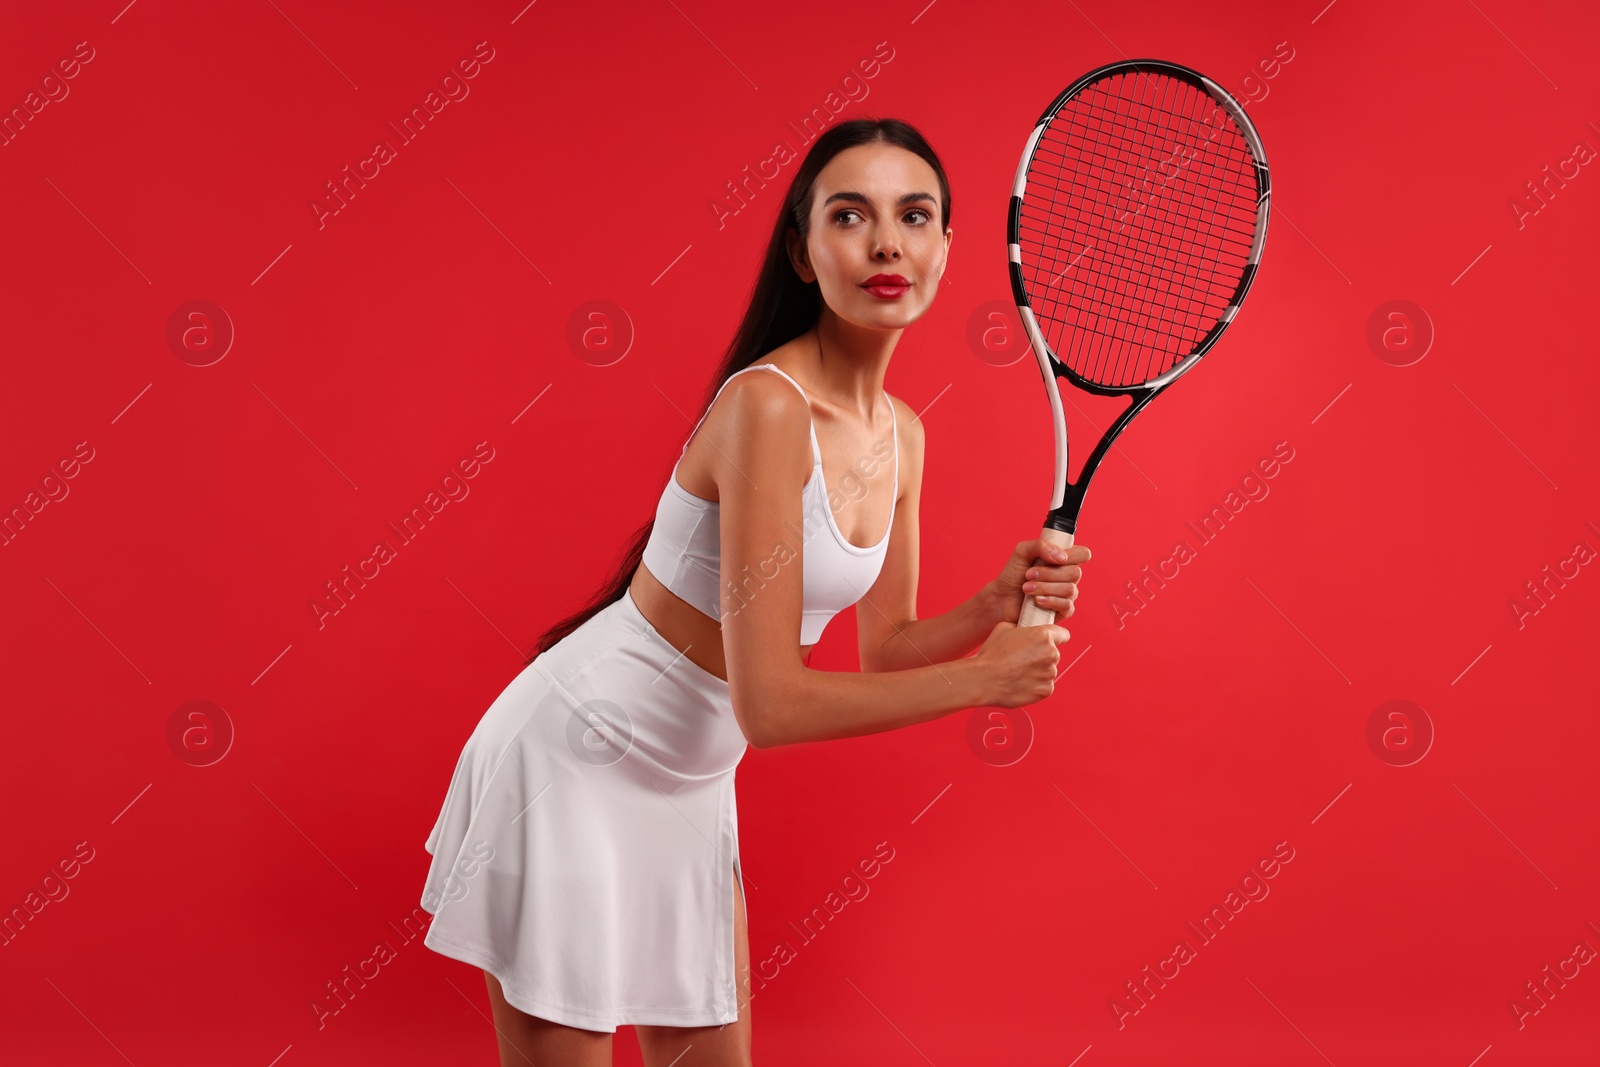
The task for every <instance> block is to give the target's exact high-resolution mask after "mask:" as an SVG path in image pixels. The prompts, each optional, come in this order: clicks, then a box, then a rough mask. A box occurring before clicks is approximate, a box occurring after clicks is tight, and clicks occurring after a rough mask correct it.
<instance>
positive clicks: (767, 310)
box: [526, 118, 950, 663]
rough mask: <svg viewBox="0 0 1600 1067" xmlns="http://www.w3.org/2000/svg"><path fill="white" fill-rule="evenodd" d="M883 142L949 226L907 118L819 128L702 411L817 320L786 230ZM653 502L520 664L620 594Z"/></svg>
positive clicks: (640, 553)
mask: <svg viewBox="0 0 1600 1067" xmlns="http://www.w3.org/2000/svg"><path fill="white" fill-rule="evenodd" d="M875 142H882V143H885V144H890V145H894V146H896V147H898V148H904V149H906V150H907V151H910V152H915V153H916V154H917V155H918V156H921V157H922V159H923V160H925V161H926V162H927V164H928V166H930V167H932V168H933V173H934V174H935V175H937V176H938V178H939V201H940V203H939V207H940V214H941V216H942V226H943V228H944V229H949V227H950V182H949V180H948V179H947V178H946V177H945V173H944V166H943V164H941V163H940V162H939V157H938V155H936V154H935V153H934V151H933V149H932V147H930V146H929V144H928V142H927V140H926V139H924V138H923V136H922V134H920V133H918V132H917V130H916V128H915V127H914V126H912V125H911V124H910V123H908V122H902V121H901V120H900V119H871V118H856V119H848V120H846V121H844V122H841V123H839V124H838V125H837V126H834V127H833V128H832V129H829V130H827V131H826V132H824V133H823V134H822V135H821V136H820V137H818V138H817V139H816V141H814V142H813V143H812V145H811V149H810V151H808V152H807V153H806V157H805V159H804V160H802V161H801V163H800V169H799V170H797V171H795V174H794V178H793V180H792V181H790V183H789V191H788V192H787V193H786V194H784V198H783V206H782V207H781V208H780V209H779V211H778V217H777V219H776V221H775V222H774V223H773V226H772V237H771V239H770V240H768V242H767V252H766V255H765V257H764V258H763V259H762V261H761V273H760V275H759V276H758V277H757V278H756V283H755V286H754V288H753V289H752V290H751V292H750V303H749V306H748V307H746V308H745V312H744V318H743V319H742V320H741V321H740V323H739V329H738V331H737V332H736V333H735V334H734V335H733V341H732V342H731V343H730V344H729V345H728V350H727V352H726V353H725V354H724V355H723V357H722V365H721V366H720V367H718V368H717V375H716V380H715V381H713V382H712V384H711V387H710V389H709V390H708V391H707V392H706V399H705V403H703V404H702V405H701V406H700V408H701V411H705V410H706V409H708V408H709V407H710V406H711V402H712V401H713V400H714V399H715V398H716V395H717V391H718V390H720V389H721V388H722V386H723V384H724V383H725V382H727V380H728V379H729V378H731V377H732V376H733V375H734V374H735V373H737V372H739V371H741V370H743V369H744V368H746V367H748V366H750V365H751V364H752V363H755V362H756V361H757V360H758V359H760V358H761V357H762V356H765V355H766V354H767V353H769V352H771V351H772V350H773V349H775V348H777V347H779V346H780V345H783V344H786V343H788V342H789V341H792V340H794V339H795V338H796V337H799V336H800V335H801V334H803V333H805V332H806V331H807V330H809V329H811V328H812V327H813V326H815V325H816V324H817V320H818V319H819V318H820V317H821V315H822V293H821V290H820V289H819V288H818V286H817V283H816V282H804V281H801V280H800V276H799V275H798V274H796V273H795V272H794V266H793V264H792V263H790V261H789V251H788V234H789V230H791V229H793V230H795V231H797V232H798V233H799V235H800V240H801V242H802V243H804V241H805V240H806V237H807V235H808V234H809V232H810V228H811V202H812V200H813V198H814V196H815V192H816V184H817V175H818V174H819V173H821V171H822V168H823V167H825V166H827V164H828V162H829V160H831V159H833V157H834V156H836V155H838V154H839V153H840V152H842V151H844V150H845V149H846V148H854V147H855V146H857V145H864V144H873V143H875ZM655 524H656V520H655V513H654V509H652V512H651V515H650V519H649V521H648V522H646V523H645V524H644V525H643V526H641V527H639V529H638V532H636V533H635V534H634V535H633V538H632V540H631V542H630V543H629V545H628V548H627V550H626V551H625V552H624V554H623V558H622V562H621V564H620V565H619V566H618V568H617V570H616V572H615V573H613V574H612V575H611V577H610V578H609V579H607V581H606V585H605V587H604V588H603V589H601V590H600V592H598V593H597V594H595V596H594V598H593V599H592V600H591V601H590V602H589V603H588V604H586V605H584V607H582V608H581V609H579V610H578V611H576V612H574V613H573V614H571V615H568V616H567V617H566V618H564V619H562V620H561V621H560V622H557V623H556V624H554V625H553V626H551V627H550V628H549V629H548V630H546V631H545V632H544V634H543V635H541V636H540V638H539V641H538V643H537V644H536V645H535V647H534V649H533V651H532V652H531V653H530V654H529V656H528V658H527V660H526V663H532V662H533V661H534V659H536V658H537V657H538V656H539V655H540V654H541V653H544V652H547V651H549V650H550V648H551V647H552V646H554V645H555V644H556V643H557V642H558V641H560V640H561V639H562V638H564V637H566V636H567V635H568V634H570V633H572V632H573V631H574V630H576V629H577V628H578V627H580V626H582V625H583V624H584V623H585V622H587V621H588V620H589V619H590V618H591V617H592V616H593V615H595V614H596V613H598V612H599V611H600V610H601V609H603V608H605V607H606V606H607V605H608V604H611V603H614V602H615V601H617V600H620V599H622V595H623V593H625V592H627V589H628V586H629V585H630V584H631V583H632V582H633V576H634V574H635V572H637V571H638V569H639V563H640V560H642V559H643V557H644V546H645V545H646V544H647V543H649V540H650V533H651V531H652V530H653V529H654V528H655Z"/></svg>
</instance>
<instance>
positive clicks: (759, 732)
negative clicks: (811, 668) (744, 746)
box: [729, 678, 805, 749]
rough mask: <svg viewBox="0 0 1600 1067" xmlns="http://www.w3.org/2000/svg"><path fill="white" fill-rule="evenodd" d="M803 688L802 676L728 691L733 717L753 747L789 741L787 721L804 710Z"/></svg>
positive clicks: (787, 742) (782, 743) (768, 746)
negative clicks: (777, 683)
mask: <svg viewBox="0 0 1600 1067" xmlns="http://www.w3.org/2000/svg"><path fill="white" fill-rule="evenodd" d="M802 689H803V686H802V684H801V680H800V679H799V678H792V679H785V680H784V682H783V683H782V684H780V685H771V686H763V687H759V688H757V689H755V690H754V691H752V690H749V689H742V688H736V689H735V690H734V691H732V692H730V693H729V696H730V698H731V700H732V703H733V708H734V718H735V719H736V720H737V721H738V723H739V729H740V731H741V732H743V734H744V739H745V740H746V741H747V742H749V743H750V747H751V748H760V749H767V748H777V747H779V746H780V745H786V744H789V743H790V742H789V740H788V731H787V730H786V729H785V723H786V722H787V720H788V718H789V716H791V715H800V714H804V710H803V709H804V706H805V701H804V699H803V697H802V695H801V693H802Z"/></svg>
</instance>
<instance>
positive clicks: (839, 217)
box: [833, 207, 860, 222]
mask: <svg viewBox="0 0 1600 1067" xmlns="http://www.w3.org/2000/svg"><path fill="white" fill-rule="evenodd" d="M856 214H860V213H859V212H858V211H856V210H855V208H849V207H847V208H845V209H843V210H842V211H836V212H834V215H833V221H834V222H843V221H844V217H845V216H846V215H856Z"/></svg>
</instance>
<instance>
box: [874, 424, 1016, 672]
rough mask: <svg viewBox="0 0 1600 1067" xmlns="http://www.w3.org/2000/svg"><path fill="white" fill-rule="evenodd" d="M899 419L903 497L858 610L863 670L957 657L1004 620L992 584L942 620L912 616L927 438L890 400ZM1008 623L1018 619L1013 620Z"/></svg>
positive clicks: (901, 667)
mask: <svg viewBox="0 0 1600 1067" xmlns="http://www.w3.org/2000/svg"><path fill="white" fill-rule="evenodd" d="M894 403H895V404H896V406H897V407H898V408H899V409H900V410H901V411H902V412H903V414H902V417H901V418H900V425H901V426H902V427H903V429H902V430H901V431H900V441H901V450H900V459H901V468H900V500H899V502H898V503H897V504H896V505H895V512H894V529H893V531H892V532H891V533H890V535H889V551H888V554H887V555H886V556H885V557H884V561H883V570H882V571H880V572H879V574H878V580H877V581H876V582H874V583H873V585H872V588H871V589H869V590H867V592H866V595H865V596H863V597H862V598H861V601H860V602H859V603H858V604H857V605H856V636H857V640H858V641H859V644H860V655H861V669H862V671H863V672H878V671H901V670H907V669H909V668H912V667H921V666H924V665H927V664H931V663H943V662H946V661H948V660H954V659H959V658H961V657H962V656H965V655H967V653H969V652H971V651H972V650H973V649H975V648H977V647H978V646H979V645H981V644H982V643H983V640H984V638H986V637H988V636H989V631H991V630H993V629H994V624H995V623H997V622H1000V621H1002V619H1004V617H1005V616H1004V614H1003V612H1004V604H1003V602H1002V600H1001V598H1000V597H999V596H998V595H997V594H996V592H995V589H994V586H993V583H986V584H985V585H984V587H983V588H982V589H980V590H979V591H978V592H976V593H974V594H973V595H972V596H970V597H968V598H967V599H966V601H964V602H963V603H961V604H960V605H958V606H956V607H954V608H952V609H951V610H949V611H947V612H945V613H944V614H942V615H934V616H932V617H931V618H926V619H919V618H917V574H918V569H919V567H920V566H921V564H920V562H919V560H918V551H919V544H920V536H921V535H920V531H919V527H918V516H919V512H920V511H921V506H922V471H923V457H924V456H925V455H926V451H927V450H926V441H927V435H926V433H925V432H924V429H923V425H922V420H921V419H919V418H917V417H916V413H915V412H913V411H912V410H911V409H910V407H908V406H907V405H905V404H903V403H901V402H900V401H898V400H895V401H894ZM1011 621H1015V618H1014V617H1013V619H1012V620H1011Z"/></svg>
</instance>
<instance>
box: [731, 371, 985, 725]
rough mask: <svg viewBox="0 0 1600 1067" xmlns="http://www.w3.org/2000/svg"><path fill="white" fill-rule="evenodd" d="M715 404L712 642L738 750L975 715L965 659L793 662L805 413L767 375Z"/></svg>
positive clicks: (970, 666)
mask: <svg viewBox="0 0 1600 1067" xmlns="http://www.w3.org/2000/svg"><path fill="white" fill-rule="evenodd" d="M723 396H724V397H725V398H726V399H725V400H724V401H723V403H725V404H726V405H727V410H726V411H724V412H721V413H720V414H721V416H722V418H721V419H719V423H720V432H719V433H718V437H719V438H720V439H721V441H722V444H721V446H720V447H719V448H718V450H717V459H716V460H715V461H714V464H713V465H714V473H715V478H716V482H717V493H718V499H719V501H720V507H719V511H720V522H721V526H720V532H721V541H722V643H723V651H724V656H725V659H726V662H727V665H728V685H729V694H730V696H731V698H732V701H733V708H734V714H735V715H736V716H737V718H738V720H739V725H740V727H741V729H743V731H744V735H745V737H746V738H748V739H749V741H750V743H751V744H753V745H755V746H756V747H757V748H772V747H775V746H778V745H790V744H798V743H800V742H804V741H825V740H832V739H835V738H842V737H858V736H861V735H863V734H873V733H881V732H883V731H885V730H895V729H899V728H900V727H903V726H912V725H915V724H916V723H921V722H927V721H929V720H932V719H937V718H940V717H941V716H944V715H947V714H949V713H950V712H953V711H960V710H962V709H964V708H970V707H979V706H982V705H984V704H986V703H987V702H988V698H989V694H990V692H991V683H990V681H989V679H988V674H987V671H986V669H985V667H984V666H983V665H982V664H980V663H978V662H977V661H976V660H974V659H960V660H956V661H954V662H949V663H929V664H926V665H924V666H919V667H913V668H911V669H908V670H898V671H888V672H878V673H872V674H856V673H842V672H836V671H818V670H812V669H810V668H809V667H807V666H806V665H805V664H804V663H803V662H802V661H801V659H800V643H799V634H800V610H801V603H802V599H803V592H804V583H803V575H802V567H803V566H804V560H803V556H802V551H803V547H804V529H805V527H804V521H803V519H804V517H803V515H802V513H801V495H802V490H803V488H804V486H805V483H806V479H807V478H808V477H809V476H810V470H811V464H810V456H811V450H810V448H809V440H810V437H809V433H808V430H807V426H808V420H809V413H808V412H807V410H806V405H805V401H804V399H803V398H801V397H800V396H799V395H798V394H796V392H795V390H794V387H793V386H791V385H789V384H788V383H786V382H783V381H781V380H779V379H778V377H777V376H776V375H769V374H747V375H741V376H740V377H739V379H737V380H736V381H734V382H732V383H730V384H729V386H728V387H727V389H726V390H725V391H724V393H723ZM896 521H897V523H898V521H899V520H898V519H897V520H896ZM893 539H894V535H891V548H890V553H891V555H892V554H893V553H894V548H893V547H892V544H893ZM930 621H931V620H930Z"/></svg>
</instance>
